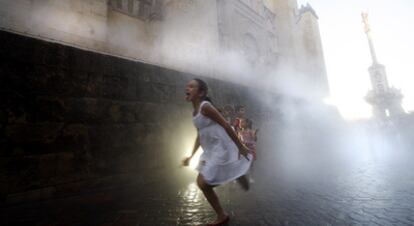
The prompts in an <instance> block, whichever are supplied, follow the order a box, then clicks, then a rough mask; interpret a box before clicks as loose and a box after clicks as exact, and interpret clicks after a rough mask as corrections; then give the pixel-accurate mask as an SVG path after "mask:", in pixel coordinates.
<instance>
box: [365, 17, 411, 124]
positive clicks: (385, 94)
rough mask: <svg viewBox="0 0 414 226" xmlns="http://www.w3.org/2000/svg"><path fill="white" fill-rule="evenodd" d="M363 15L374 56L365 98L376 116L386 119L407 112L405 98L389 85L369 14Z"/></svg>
mask: <svg viewBox="0 0 414 226" xmlns="http://www.w3.org/2000/svg"><path fill="white" fill-rule="evenodd" d="M361 16H362V22H363V23H364V26H365V27H364V30H365V33H366V34H367V38H368V44H369V48H370V52H371V58H372V65H371V66H370V67H369V68H368V71H369V74H370V78H371V85H372V89H371V90H370V91H368V93H367V95H366V97H365V100H366V101H367V102H368V103H369V104H371V105H372V111H373V115H374V117H375V118H378V119H384V118H387V117H392V116H397V115H401V114H404V113H405V112H404V110H403V108H402V107H401V100H402V98H403V95H402V94H401V91H400V90H399V89H396V88H394V87H390V86H389V84H388V80H387V74H386V72H385V66H384V65H382V64H380V63H378V60H377V56H376V53H375V48H374V44H373V41H372V35H371V27H370V25H369V22H368V14H367V13H362V14H361Z"/></svg>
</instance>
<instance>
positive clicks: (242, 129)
mask: <svg viewBox="0 0 414 226" xmlns="http://www.w3.org/2000/svg"><path fill="white" fill-rule="evenodd" d="M257 131H258V130H254V129H253V122H252V120H250V119H241V120H240V126H239V130H238V135H239V137H240V139H241V141H242V142H243V144H245V145H246V146H247V147H248V148H249V149H250V150H251V151H252V154H253V159H254V160H256V142H257Z"/></svg>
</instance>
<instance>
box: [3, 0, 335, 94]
mask: <svg viewBox="0 0 414 226" xmlns="http://www.w3.org/2000/svg"><path fill="white" fill-rule="evenodd" d="M0 16H1V17H2V18H3V19H2V20H0V29H2V30H7V31H12V32H16V33H20V34H23V35H28V36H33V37H36V38H40V39H45V40H50V41H53V42H60V43H64V44H66V45H72V46H76V47H79V48H84V49H89V50H92V51H98V52H104V53H107V54H111V55H116V56H121V57H126V58H132V59H134V60H138V61H143V62H147V63H151V64H154V65H160V66H163V67H167V68H172V69H177V70H180V71H187V72H190V73H195V74H202V75H206V76H210V77H216V78H220V75H222V74H224V73H237V72H234V71H231V70H230V71H229V70H225V69H223V68H224V67H225V66H223V65H226V63H223V62H225V61H228V60H229V59H228V58H229V56H237V57H236V58H237V60H236V62H239V61H242V62H247V64H248V65H249V68H252V71H260V73H262V74H265V73H268V72H272V71H278V70H279V69H280V68H282V67H283V68H289V72H291V74H293V75H294V76H297V77H298V79H300V80H303V81H305V83H307V84H308V85H309V86H310V87H312V89H313V90H314V91H315V93H316V96H318V97H319V98H323V97H326V96H328V93H329V90H328V83H327V78H326V70H325V64H324V59H323V51H322V45H321V39H320V33H319V28H318V17H317V15H316V13H315V11H314V10H313V9H312V7H311V6H310V5H307V6H302V7H300V8H299V7H298V5H297V2H296V0H216V1H204V0H192V1H190V0H107V1H106V0H105V1H104V0H87V1H84V0H72V1H60V0H52V1H50V0H49V1H46V0H32V1H29V0H16V1H7V0H0ZM236 65H237V64H236ZM260 73H253V74H260ZM269 74H270V73H269ZM274 74H275V73H272V76H274ZM258 76H259V75H258ZM276 76H277V75H276ZM236 82H237V81H236Z"/></svg>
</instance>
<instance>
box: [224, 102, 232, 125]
mask: <svg viewBox="0 0 414 226" xmlns="http://www.w3.org/2000/svg"><path fill="white" fill-rule="evenodd" d="M223 117H224V119H226V121H227V122H228V123H231V122H233V118H234V110H233V108H232V107H231V106H230V105H225V106H224V107H223Z"/></svg>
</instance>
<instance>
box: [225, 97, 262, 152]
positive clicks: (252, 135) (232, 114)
mask: <svg viewBox="0 0 414 226" xmlns="http://www.w3.org/2000/svg"><path fill="white" fill-rule="evenodd" d="M218 110H219V112H221V114H222V115H223V117H224V118H225V119H226V121H227V122H228V123H230V125H231V126H232V127H233V129H234V131H235V132H236V134H237V136H238V137H239V139H240V140H241V141H242V142H243V143H244V144H245V145H246V146H247V147H248V148H249V149H250V150H251V151H252V154H253V158H254V160H256V142H257V132H258V131H259V130H258V129H253V122H252V120H250V119H248V118H247V117H246V109H245V107H244V106H243V105H236V106H235V107H234V109H233V107H232V106H231V105H225V106H224V107H223V108H222V109H218Z"/></svg>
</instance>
